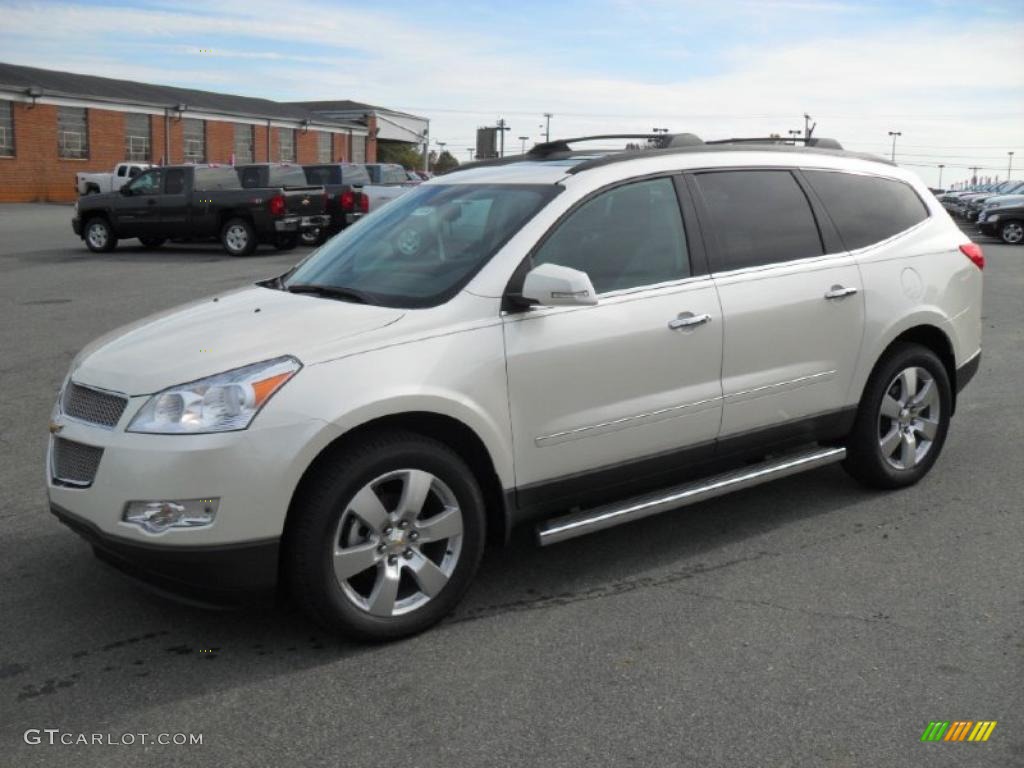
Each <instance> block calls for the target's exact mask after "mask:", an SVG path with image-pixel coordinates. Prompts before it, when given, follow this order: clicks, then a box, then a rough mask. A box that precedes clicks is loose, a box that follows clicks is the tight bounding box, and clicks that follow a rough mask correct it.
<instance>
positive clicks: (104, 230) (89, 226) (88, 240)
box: [85, 217, 117, 253]
mask: <svg viewBox="0 0 1024 768" xmlns="http://www.w3.org/2000/svg"><path fill="white" fill-rule="evenodd" d="M85 245H86V247H87V248H88V249H89V250H90V251H92V252H93V253H109V252H110V251H112V250H114V248H116V247H117V237H115V236H114V230H113V229H112V228H111V226H110V222H109V221H107V220H106V219H104V218H101V217H96V218H93V219H89V221H88V222H87V223H86V225H85Z"/></svg>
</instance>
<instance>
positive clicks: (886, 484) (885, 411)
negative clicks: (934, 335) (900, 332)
mask: <svg viewBox="0 0 1024 768" xmlns="http://www.w3.org/2000/svg"><path fill="white" fill-rule="evenodd" d="M952 406H953V394H952V389H951V387H950V382H949V374H948V373H947V372H946V367H945V366H944V365H943V364H942V361H941V360H939V358H938V356H936V354H935V353H934V352H932V351H931V350H930V349H927V348H926V347H922V346H919V345H917V344H899V345H897V346H895V347H894V348H893V349H892V350H891V351H890V352H889V354H888V355H887V356H886V357H885V358H884V359H883V360H882V362H881V363H880V364H879V365H878V366H877V368H876V369H875V371H874V373H873V374H872V375H871V378H870V379H869V380H868V384H867V387H865V389H864V395H863V397H862V398H861V402H860V406H859V408H858V410H857V420H856V422H855V424H854V428H853V432H852V433H851V435H850V437H849V440H848V442H847V456H846V461H845V462H844V463H843V466H844V467H845V468H846V470H847V471H848V472H849V473H850V474H851V475H853V477H855V478H856V479H857V480H859V481H860V482H862V483H864V484H865V485H868V486H871V487H874V488H902V487H905V486H908V485H913V484H914V483H916V482H917V481H918V480H920V479H921V478H922V477H924V476H925V475H926V474H928V471H929V470H930V469H931V468H932V465H933V464H934V463H935V461H936V459H938V457H939V453H940V452H941V451H942V446H943V444H944V443H945V441H946V433H947V431H948V429H949V418H950V415H951V414H952Z"/></svg>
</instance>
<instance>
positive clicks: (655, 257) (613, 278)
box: [533, 179, 690, 293]
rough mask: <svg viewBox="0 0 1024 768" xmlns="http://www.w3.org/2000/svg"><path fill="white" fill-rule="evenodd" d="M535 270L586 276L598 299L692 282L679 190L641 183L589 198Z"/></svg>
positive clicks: (540, 253) (546, 247)
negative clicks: (552, 268)
mask: <svg viewBox="0 0 1024 768" xmlns="http://www.w3.org/2000/svg"><path fill="white" fill-rule="evenodd" d="M533 264H534V266H537V265H539V264H558V265H560V266H564V267H571V268H573V269H578V270H580V271H581V272H586V273H587V275H588V276H589V277H590V281H591V282H592V283H593V284H594V290H595V291H597V293H607V292H608V291H617V290H624V289H628V288H638V287H641V286H646V285H656V284H658V283H665V282H669V281H672V280H680V279H682V278H684V277H689V275H690V261H689V255H688V252H687V247H686V235H685V233H684V231H683V220H682V215H681V213H680V211H679V200H678V198H677V197H676V190H675V185H674V184H673V182H672V180H671V179H651V180H649V181H638V182H634V183H632V184H624V185H622V186H620V187H615V188H613V189H610V190H608V191H607V192H603V193H601V194H599V195H597V196H596V197H593V198H591V199H590V200H588V201H586V202H585V203H583V204H582V205H581V206H580V207H579V208H577V209H576V210H575V211H573V212H572V213H570V214H569V216H568V217H567V218H566V219H564V220H563V221H562V222H561V223H560V224H558V225H557V229H556V230H555V231H554V233H553V234H552V235H551V237H549V238H548V239H547V240H546V241H544V243H543V244H542V245H541V247H540V248H539V249H538V250H537V252H536V253H534V256H533Z"/></svg>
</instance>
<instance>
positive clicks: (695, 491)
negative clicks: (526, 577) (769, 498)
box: [537, 448, 846, 546]
mask: <svg viewBox="0 0 1024 768" xmlns="http://www.w3.org/2000/svg"><path fill="white" fill-rule="evenodd" d="M844 458H846V449H845V448H817V449H815V450H813V451H803V452H801V453H793V454H789V455H787V456H779V457H776V458H773V459H770V460H768V461H766V462H763V463H761V464H757V465H755V466H750V467H744V468H743V469H740V470H736V471H733V472H726V473H725V474H721V475H715V476H713V477H708V478H705V479H703V480H698V481H696V482H693V483H688V484H686V485H679V486H676V487H675V488H668V489H665V490H662V491H658V492H656V493H652V494H648V495H645V496H637V497H635V498H633V499H629V500H627V501H620V502H615V503H614V504H605V505H603V506H600V507H594V508H592V509H585V510H582V511H579V512H574V513H572V514H569V515H564V516H562V517H556V518H553V519H551V520H548V521H546V522H544V523H542V524H541V525H540V526H538V528H537V541H538V543H539V544H540V545H541V546H547V545H548V544H557V543H558V542H560V541H566V540H568V539H574V538H576V537H577V536H584V535H585V534H588V533H594V532H595V531H601V530H604V529H605V528H611V527H613V526H616V525H621V524H622V523H628V522H631V521H633V520H639V519H640V518H642V517H648V516H650V515H656V514H658V513H659V512H667V511H668V510H670V509H678V508H679V507H685V506H688V505H690V504H696V503H697V502H699V501H704V500H706V499H713V498H715V497H716V496H724V495H725V494H727V493H732V492H733V491H738V490H741V489H743V488H751V487H753V486H755V485H760V484H761V483H767V482H769V481H771V480H778V479H779V478H780V477H787V476H789V475H795V474H797V473H798V472H806V471H807V470H810V469H817V468H818V467H823V466H825V465H826V464H834V463H836V462H837V461H842V460H843V459H844Z"/></svg>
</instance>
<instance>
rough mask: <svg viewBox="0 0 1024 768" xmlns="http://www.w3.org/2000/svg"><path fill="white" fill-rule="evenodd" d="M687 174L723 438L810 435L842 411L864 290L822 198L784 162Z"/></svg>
mask: <svg viewBox="0 0 1024 768" xmlns="http://www.w3.org/2000/svg"><path fill="white" fill-rule="evenodd" d="M688 178H689V182H690V184H691V187H692V188H693V189H694V192H695V196H696V197H697V198H698V201H697V202H698V207H699V209H700V216H701V223H702V228H703V231H704V234H705V238H706V241H707V245H708V257H709V264H710V269H711V274H712V278H713V279H714V282H715V285H716V286H717V287H718V293H719V296H720V298H721V302H722V314H723V316H724V325H725V336H724V340H723V355H722V395H723V407H722V430H721V435H720V439H721V440H722V441H723V450H725V451H728V448H729V445H730V443H729V442H728V438H730V437H736V436H741V435H742V436H743V442H745V443H747V444H749V443H750V442H751V441H756V439H757V435H756V434H752V433H760V435H761V436H762V437H763V438H764V440H765V441H766V442H773V441H774V440H776V439H786V438H788V437H790V436H800V435H803V436H807V437H808V439H814V438H815V436H816V435H817V434H819V432H827V431H829V430H830V429H832V428H833V426H832V425H833V423H844V420H845V419H848V417H849V412H848V409H847V407H848V406H850V405H851V404H850V403H848V402H847V396H848V390H849V384H850V381H851V379H852V377H853V373H854V370H855V367H856V363H857V356H858V354H859V351H860V346H861V340H862V338H863V333H864V294H863V291H862V288H863V285H862V282H861V275H860V271H859V269H858V267H857V263H856V261H855V260H854V259H853V257H852V256H851V255H850V254H849V253H848V252H847V251H846V250H845V249H844V248H843V247H842V245H841V244H840V243H839V240H838V237H837V236H836V234H835V231H834V229H833V228H832V226H831V222H830V221H829V220H828V219H827V217H826V215H825V214H824V211H823V210H822V209H821V207H820V203H818V202H817V199H816V198H814V197H813V195H811V194H810V193H809V191H808V190H807V189H806V188H805V186H804V181H803V179H802V178H801V177H800V176H799V174H798V173H795V172H793V171H791V170H788V169H763V168H761V169H728V170H715V171H707V172H697V173H693V174H691V175H689V177H688Z"/></svg>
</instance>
